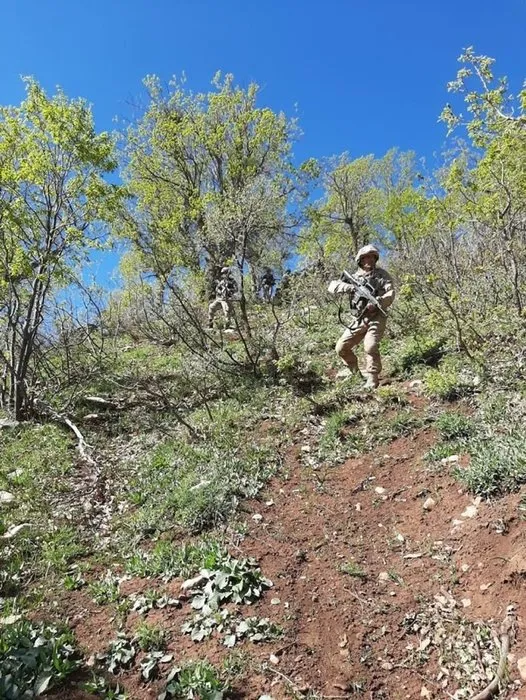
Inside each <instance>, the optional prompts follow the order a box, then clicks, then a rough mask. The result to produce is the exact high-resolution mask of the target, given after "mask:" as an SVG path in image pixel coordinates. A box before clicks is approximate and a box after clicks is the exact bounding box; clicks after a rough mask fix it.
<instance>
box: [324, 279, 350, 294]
mask: <svg viewBox="0 0 526 700" xmlns="http://www.w3.org/2000/svg"><path fill="white" fill-rule="evenodd" d="M328 291H329V293H330V294H349V293H350V292H352V291H354V287H353V286H352V284H347V282H341V281H340V280H332V282H331V283H330V284H329V287H328Z"/></svg>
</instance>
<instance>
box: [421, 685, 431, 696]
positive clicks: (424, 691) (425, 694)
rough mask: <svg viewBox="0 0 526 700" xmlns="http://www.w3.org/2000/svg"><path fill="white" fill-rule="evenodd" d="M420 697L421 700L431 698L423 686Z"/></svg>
mask: <svg viewBox="0 0 526 700" xmlns="http://www.w3.org/2000/svg"><path fill="white" fill-rule="evenodd" d="M420 697H421V698H430V697H431V693H430V692H429V690H428V689H427V688H426V687H425V685H423V686H422V688H421V689H420Z"/></svg>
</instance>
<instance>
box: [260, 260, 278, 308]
mask: <svg viewBox="0 0 526 700" xmlns="http://www.w3.org/2000/svg"><path fill="white" fill-rule="evenodd" d="M275 284H276V280H275V278H274V275H273V274H272V270H270V269H268V268H267V270H266V271H265V274H264V275H263V276H262V277H261V291H262V292H263V299H264V301H266V302H267V303H268V302H269V301H270V300H271V299H272V290H273V288H274V285H275Z"/></svg>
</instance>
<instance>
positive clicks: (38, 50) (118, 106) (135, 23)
mask: <svg viewBox="0 0 526 700" xmlns="http://www.w3.org/2000/svg"><path fill="white" fill-rule="evenodd" d="M468 45H474V46H475V49H476V50H477V52H479V53H484V54H488V55H492V56H494V57H495V58H496V59H497V65H496V71H497V72H498V73H499V74H507V75H508V76H509V77H510V80H511V85H512V88H513V89H514V90H515V91H517V90H518V89H519V88H520V87H521V85H522V82H523V80H524V78H525V77H526V0H503V1H502V2H495V0H456V1H454V0H376V1H374V0H371V1H367V0H360V1H358V0H323V1H319V0H318V1H315V0H260V1H259V2H257V1H256V0H245V2H243V1H242V0H105V1H103V0H85V1H84V2H80V1H79V0H69V1H66V0H3V2H2V41H1V42H0V75H1V76H2V79H1V82H0V102H1V103H2V104H13V103H17V102H20V100H21V99H22V97H23V87H22V84H21V81H20V76H21V75H28V74H29V75H33V76H34V77H35V78H36V79H37V80H38V81H39V82H40V83H41V84H42V85H43V86H44V87H45V88H46V89H47V90H49V91H53V89H54V87H55V86H56V85H61V86H62V87H63V88H64V90H65V92H66V93H67V94H68V95H69V96H71V97H73V96H82V97H85V98H86V99H87V100H88V101H89V102H91V103H92V104H93V108H94V113H95V117H96V122H97V126H98V128H99V129H111V128H114V123H113V118H114V117H116V116H117V117H120V118H127V117H130V116H131V114H132V107H131V106H130V105H131V104H133V103H137V102H138V101H139V100H140V98H141V95H142V87H141V81H142V78H143V77H144V76H145V75H147V74H151V73H155V74H157V75H159V76H161V77H162V78H163V79H168V78H169V77H170V76H171V75H173V74H178V75H180V74H181V73H182V72H183V71H184V72H185V73H186V76H187V85H188V86H189V87H190V88H192V89H193V90H196V91H197V90H202V89H207V88H208V86H209V83H210V80H211V78H212V76H213V74H214V73H215V72H216V71H217V70H222V71H223V72H231V73H234V75H235V76H236V79H237V82H239V83H241V84H247V83H248V82H249V81H252V80H254V81H256V82H258V83H259V84H260V85H261V86H262V95H261V102H262V103H264V104H266V105H268V106H270V107H272V108H274V109H276V110H283V111H285V112H286V113H288V114H290V115H292V114H294V113H295V112H296V113H297V116H298V117H299V121H300V126H301V127H302V129H303V132H304V135H303V138H302V140H301V141H300V142H299V143H298V144H297V146H296V149H295V151H296V155H297V158H298V159H299V160H302V159H304V158H307V157H309V156H315V157H320V156H326V155H334V154H337V153H341V152H342V151H345V150H347V151H349V152H350V153H351V155H353V156H358V155H362V154H366V153H374V154H376V155H378V156H379V155H383V153H385V151H386V150H387V149H388V148H390V147H392V146H398V147H400V148H401V149H413V150H415V151H416V152H417V154H419V155H422V156H426V157H427V158H428V159H429V158H430V157H431V156H432V154H433V153H434V152H435V151H440V150H441V149H442V147H443V146H444V140H445V129H444V126H443V125H441V124H437V117H438V114H439V113H440V111H441V109H442V107H443V105H444V103H445V102H447V101H448V100H449V99H450V98H449V97H448V95H447V92H446V83H447V81H448V80H451V79H453V78H454V76H455V73H456V70H457V67H458V66H457V63H456V59H457V57H458V55H459V54H460V53H461V50H462V48H463V47H466V46H468Z"/></svg>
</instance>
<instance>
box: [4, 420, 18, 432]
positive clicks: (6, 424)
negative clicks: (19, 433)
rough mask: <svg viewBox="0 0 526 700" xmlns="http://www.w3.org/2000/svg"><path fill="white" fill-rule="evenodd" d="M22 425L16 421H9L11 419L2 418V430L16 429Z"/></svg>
mask: <svg viewBox="0 0 526 700" xmlns="http://www.w3.org/2000/svg"><path fill="white" fill-rule="evenodd" d="M17 425H20V423H19V422H18V421H16V420H9V418H0V430H1V429H2V428H16V427H17Z"/></svg>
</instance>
